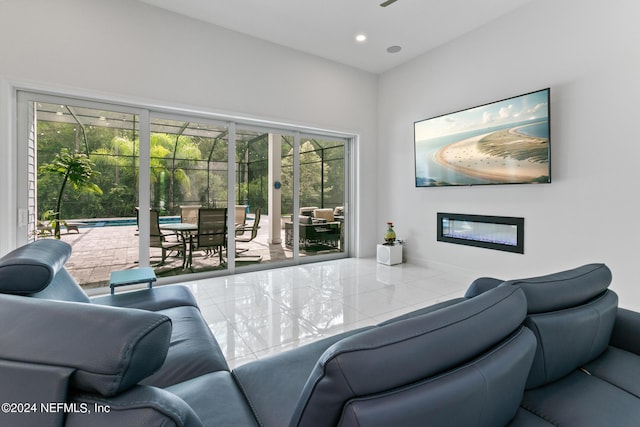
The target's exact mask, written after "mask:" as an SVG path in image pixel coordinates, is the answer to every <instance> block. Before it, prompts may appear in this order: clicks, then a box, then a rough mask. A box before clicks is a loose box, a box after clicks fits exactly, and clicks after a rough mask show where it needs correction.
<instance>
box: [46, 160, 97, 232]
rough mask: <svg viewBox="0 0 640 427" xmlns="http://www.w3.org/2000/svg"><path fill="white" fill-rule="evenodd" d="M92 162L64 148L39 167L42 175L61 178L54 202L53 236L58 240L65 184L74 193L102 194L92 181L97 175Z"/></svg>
mask: <svg viewBox="0 0 640 427" xmlns="http://www.w3.org/2000/svg"><path fill="white" fill-rule="evenodd" d="M93 166H94V164H93V162H92V161H91V159H89V157H87V155H86V154H83V153H71V152H70V151H69V150H67V149H66V148H63V149H61V150H60V153H58V154H56V156H55V157H54V158H53V160H52V162H51V163H45V164H44V165H42V166H41V168H40V171H41V172H42V173H45V174H46V173H52V174H54V175H58V176H59V177H61V178H62V183H61V184H60V190H59V191H58V197H57V201H56V209H55V215H56V218H55V219H56V221H55V231H54V235H55V237H56V238H57V239H59V238H60V218H61V215H60V210H61V207H62V195H63V194H64V190H65V188H66V186H67V184H69V185H71V186H72V187H73V189H74V190H76V191H86V192H90V193H95V194H102V190H101V189H100V187H98V185H97V184H95V183H94V182H93V181H92V179H93V178H94V177H95V176H96V175H97V172H96V171H94V170H93Z"/></svg>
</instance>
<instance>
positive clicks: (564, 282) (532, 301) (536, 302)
mask: <svg viewBox="0 0 640 427" xmlns="http://www.w3.org/2000/svg"><path fill="white" fill-rule="evenodd" d="M610 283H611V270H609V268H608V267H607V266H606V265H604V264H587V265H583V266H581V267H577V268H574V269H571V270H566V271H561V272H559V273H553V274H548V275H546V276H540V277H532V278H529V279H519V280H509V281H507V282H504V283H502V284H501V285H500V286H519V287H520V288H522V290H523V291H524V293H525V295H526V296H527V306H528V312H529V313H530V314H534V313H545V312H549V311H556V310H562V309H565V308H571V307H575V306H578V305H581V304H583V303H585V302H587V301H590V300H591V299H593V298H595V297H596V296H598V295H600V294H602V293H603V292H604V291H605V290H606V289H607V288H608V287H609V284H610Z"/></svg>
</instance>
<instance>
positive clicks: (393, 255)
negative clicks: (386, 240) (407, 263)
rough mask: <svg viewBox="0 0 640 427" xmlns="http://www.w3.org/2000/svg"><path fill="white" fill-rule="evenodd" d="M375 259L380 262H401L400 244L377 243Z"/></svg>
mask: <svg viewBox="0 0 640 427" xmlns="http://www.w3.org/2000/svg"><path fill="white" fill-rule="evenodd" d="M376 259H377V260H378V262H379V263H380V264H386V265H395V264H401V263H402V245H401V244H397V243H396V244H394V245H378V250H377V256H376Z"/></svg>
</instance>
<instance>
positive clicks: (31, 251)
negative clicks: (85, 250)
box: [0, 239, 71, 295]
mask: <svg viewBox="0 0 640 427" xmlns="http://www.w3.org/2000/svg"><path fill="white" fill-rule="evenodd" d="M70 256H71V246H70V245H69V244H68V243H65V242H62V241H60V240H56V239H41V240H36V241H35V242H33V243H29V244H27V245H24V246H21V247H19V248H17V249H14V250H13V251H11V252H9V253H8V254H6V255H5V256H3V257H2V258H0V293H5V294H16V295H29V294H33V293H36V292H40V291H42V290H43V289H45V288H46V287H47V286H48V285H49V283H51V281H52V280H53V278H54V277H55V275H56V274H57V273H58V271H60V270H61V269H62V268H63V267H64V264H65V262H67V260H68V259H69V257H70Z"/></svg>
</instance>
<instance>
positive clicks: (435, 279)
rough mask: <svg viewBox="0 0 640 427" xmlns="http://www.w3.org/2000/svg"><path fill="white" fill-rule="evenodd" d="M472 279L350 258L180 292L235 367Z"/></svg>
mask: <svg viewBox="0 0 640 427" xmlns="http://www.w3.org/2000/svg"><path fill="white" fill-rule="evenodd" d="M473 279H475V277H471V275H470V274H466V273H462V272H454V273H450V272H448V273H444V272H441V271H435V270H431V269H427V268H425V267H420V266H415V265H410V264H400V265H394V266H386V265H381V264H378V263H376V262H375V260H373V259H353V258H351V259H344V260H338V261H330V262H322V263H316V264H306V265H301V266H296V267H286V268H279V269H274V270H266V271H260V272H252V273H244V274H236V275H233V276H225V277H217V278H211V279H203V280H198V281H192V282H187V283H185V284H187V285H189V286H190V288H191V290H192V291H193V292H194V294H195V295H196V297H197V299H198V304H199V306H200V309H201V311H202V313H203V315H204V316H205V318H206V320H207V322H208V324H209V327H210V328H211V330H212V331H213V333H214V335H215V337H216V339H217V340H218V342H219V343H220V346H221V347H222V350H223V351H224V353H225V356H226V357H227V360H228V361H229V365H230V366H231V367H235V366H238V365H241V364H243V363H246V362H248V361H251V360H255V359H257V358H260V357H263V356H265V355H268V354H273V353H277V352H280V351H284V350H287V349H290V348H294V347H298V346H300V345H303V344H307V343H309V342H312V341H314V340H317V339H319V338H322V337H325V336H329V335H332V334H336V333H339V332H342V331H346V330H350V329H354V328H358V327H361V326H366V325H372V324H376V323H379V322H381V321H383V320H386V319H389V318H391V317H394V316H397V315H400V314H403V313H407V312H409V311H412V310H416V309H418V308H421V307H426V306H428V305H431V304H434V303H436V302H440V301H444V300H447V299H450V298H454V297H458V296H461V295H462V294H463V293H464V291H465V290H466V288H467V287H468V285H469V283H471V281H472V280H473Z"/></svg>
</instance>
